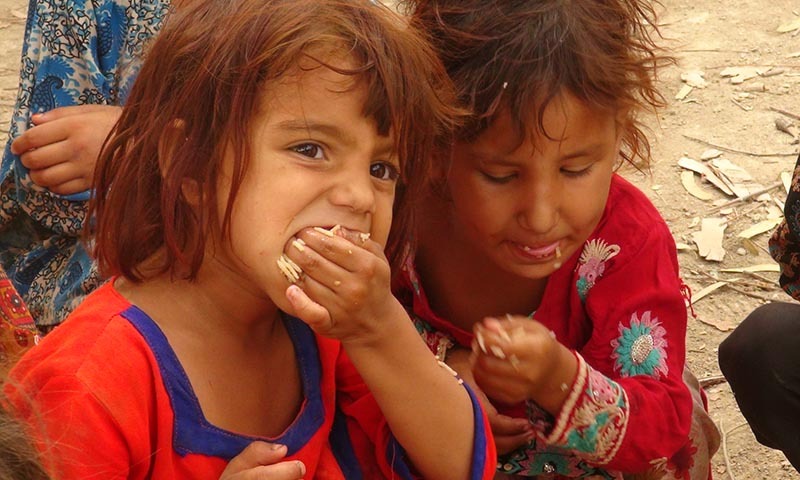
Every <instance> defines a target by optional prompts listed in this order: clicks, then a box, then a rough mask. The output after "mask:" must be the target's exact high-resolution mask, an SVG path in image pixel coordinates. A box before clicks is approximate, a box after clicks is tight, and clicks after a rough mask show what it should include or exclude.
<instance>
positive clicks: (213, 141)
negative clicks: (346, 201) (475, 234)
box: [87, 0, 459, 281]
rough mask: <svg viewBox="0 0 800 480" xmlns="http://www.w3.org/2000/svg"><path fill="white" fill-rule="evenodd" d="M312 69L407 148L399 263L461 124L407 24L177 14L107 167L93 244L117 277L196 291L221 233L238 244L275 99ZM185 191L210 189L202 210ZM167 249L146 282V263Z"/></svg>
mask: <svg viewBox="0 0 800 480" xmlns="http://www.w3.org/2000/svg"><path fill="white" fill-rule="evenodd" d="M320 52H322V53H323V54H325V53H329V52H342V53H345V54H347V55H349V56H350V57H351V58H352V59H353V60H354V62H355V64H356V66H355V67H354V68H353V69H352V70H342V69H338V68H334V67H333V66H331V65H327V64H325V63H324V61H325V58H327V57H326V56H325V55H319V54H320ZM315 54H317V55H316V56H315ZM300 60H303V65H304V66H305V65H306V60H312V61H316V62H318V63H319V64H320V65H322V66H324V67H326V68H331V69H335V71H337V72H338V73H342V74H346V75H353V76H354V77H357V79H358V82H357V83H358V85H364V86H365V88H366V91H367V96H366V97H367V98H366V101H365V104H364V109H363V113H364V115H365V116H366V117H368V118H372V119H374V120H375V122H376V124H377V128H378V132H379V133H380V134H381V135H387V134H389V133H390V132H391V133H392V134H393V136H394V141H395V148H396V151H397V154H398V156H399V158H400V160H401V167H402V168H401V170H402V173H401V180H400V183H399V185H398V189H397V197H396V201H395V222H394V223H393V227H392V233H391V235H390V239H389V243H388V245H387V256H388V257H389V258H390V260H392V263H393V265H396V264H397V263H398V262H399V261H400V258H399V257H400V254H401V252H402V242H404V241H405V238H404V235H403V234H404V232H405V230H406V228H408V227H409V226H410V225H411V224H412V221H411V216H412V213H413V209H412V208H410V207H411V204H410V203H411V199H413V198H415V197H416V196H417V195H415V193H416V192H417V191H418V190H419V188H420V187H421V185H422V184H423V182H424V180H425V179H426V177H427V176H428V173H429V172H428V170H429V168H428V158H429V157H430V156H431V151H432V149H433V148H434V147H436V142H437V141H441V139H442V138H445V137H446V135H444V134H446V132H448V131H451V130H452V128H453V124H454V121H455V120H454V119H456V118H457V116H458V115H459V111H458V110H457V109H456V108H455V107H454V106H453V105H454V104H455V97H454V95H453V92H452V90H451V84H450V82H449V79H448V77H447V74H446V72H445V71H444V69H443V68H442V66H441V63H440V62H439V60H438V58H437V56H436V54H435V52H434V51H433V50H432V49H431V48H430V46H429V45H428V43H427V42H426V41H425V39H424V38H423V37H422V36H421V35H419V34H418V33H417V32H416V30H414V29H413V28H410V27H409V26H408V25H407V24H406V22H405V21H403V19H402V18H401V17H400V16H399V15H398V14H396V13H395V12H393V11H391V10H389V9H388V8H386V7H384V6H381V5H376V4H374V3H373V2H370V1H369V0H270V1H249V0H214V1H203V2H186V3H185V4H181V7H180V8H179V9H178V10H177V11H175V12H172V13H171V14H170V17H169V18H168V19H167V21H166V22H165V26H164V27H163V30H162V31H161V32H160V33H159V35H158V38H157V39H156V40H155V42H154V43H153V45H152V46H151V48H150V49H149V51H148V53H147V57H146V58H145V61H144V64H143V66H142V69H141V72H140V73H139V76H138V79H137V81H136V83H135V85H134V87H133V90H132V92H131V95H130V97H129V99H128V103H127V105H126V106H125V108H124V110H123V113H122V116H121V118H120V119H119V122H118V123H117V124H116V126H115V127H114V130H113V131H112V133H111V135H110V137H109V140H108V141H107V144H106V145H105V146H104V148H103V151H102V153H101V155H100V158H99V160H98V165H97V168H96V173H95V197H94V198H93V199H92V201H91V202H90V206H89V214H90V215H93V216H94V217H95V222H94V231H93V232H88V233H87V236H92V235H93V236H94V240H95V246H94V254H95V256H96V258H97V260H98V262H99V265H100V268H101V271H102V272H103V273H104V274H106V275H122V276H124V277H126V278H129V279H131V280H133V281H140V280H142V279H144V278H147V277H149V276H152V275H156V274H160V273H165V272H170V273H171V274H179V275H181V276H183V277H185V278H188V279H193V278H195V276H196V274H197V271H198V269H199V267H200V265H201V264H202V262H203V256H204V251H205V246H206V243H205V242H206V239H207V237H208V235H210V232H211V231H212V229H214V228H221V230H220V231H221V232H222V234H223V235H229V234H230V214H231V210H232V207H233V204H234V200H235V198H236V193H237V191H238V188H239V186H240V184H241V181H242V178H243V176H244V175H246V172H247V166H248V163H249V161H250V157H251V151H250V150H251V147H250V138H251V131H252V130H251V123H252V120H253V117H254V113H256V112H257V110H258V109H259V103H260V102H259V101H260V99H261V98H262V93H263V91H264V90H265V89H268V88H269V84H270V82H271V81H274V80H275V79H278V78H280V77H282V76H283V75H285V74H287V73H289V74H290V73H291V72H292V70H293V69H296V68H297V67H298V61H300ZM227 148H230V149H231V151H232V152H233V158H234V160H233V161H234V165H233V178H232V186H231V191H230V194H229V195H228V198H227V208H226V210H225V214H224V217H223V218H222V219H219V218H217V217H218V215H217V214H216V205H217V195H218V192H217V189H216V185H217V178H218V175H219V173H220V169H221V163H222V160H223V157H224V152H225V151H226V149H227ZM186 179H192V180H194V182H195V183H196V184H197V185H198V186H199V189H200V191H199V194H200V195H199V198H200V202H201V205H199V206H197V205H194V206H193V205H192V204H190V203H189V202H188V201H187V199H186V198H185V197H184V196H183V192H182V188H181V187H182V185H184V184H185V180H186ZM162 249H163V251H164V255H162V256H159V259H160V262H159V263H158V264H157V265H155V266H151V265H149V263H148V270H147V273H145V272H144V269H143V268H142V262H144V261H145V260H148V259H150V258H151V257H152V256H153V255H154V254H155V253H156V252H160V251H161V250H162ZM151 268H152V269H153V270H152V272H151V270H150V269H151Z"/></svg>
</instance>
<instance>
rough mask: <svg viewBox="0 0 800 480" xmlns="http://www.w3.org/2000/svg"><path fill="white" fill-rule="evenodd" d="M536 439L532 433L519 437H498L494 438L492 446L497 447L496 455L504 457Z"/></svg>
mask: <svg viewBox="0 0 800 480" xmlns="http://www.w3.org/2000/svg"><path fill="white" fill-rule="evenodd" d="M535 437H536V434H534V433H522V434H519V435H511V436H498V435H495V437H494V444H495V446H496V447H497V454H498V455H505V454H507V453H511V452H513V451H514V450H516V449H518V448H520V447H522V446H524V445H527V444H528V443H529V442H530V441H531V440H533V439H534V438H535Z"/></svg>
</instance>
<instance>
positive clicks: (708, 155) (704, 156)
mask: <svg viewBox="0 0 800 480" xmlns="http://www.w3.org/2000/svg"><path fill="white" fill-rule="evenodd" d="M723 153H724V152H723V151H722V150H717V149H716V148H709V149H708V150H705V151H704V152H703V153H701V154H700V160H702V161H704V162H705V161H707V160H711V159H713V158H717V157H719V156H720V155H722V154H723Z"/></svg>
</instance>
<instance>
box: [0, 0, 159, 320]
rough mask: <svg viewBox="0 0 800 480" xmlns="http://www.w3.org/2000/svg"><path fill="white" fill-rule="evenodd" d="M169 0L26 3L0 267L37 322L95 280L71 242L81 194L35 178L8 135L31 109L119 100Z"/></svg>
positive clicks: (84, 196) (6, 156) (81, 212)
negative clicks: (53, 190)
mask: <svg viewBox="0 0 800 480" xmlns="http://www.w3.org/2000/svg"><path fill="white" fill-rule="evenodd" d="M168 10H169V0H163V1H162V0H31V2H30V4H29V7H28V19H27V23H26V25H25V37H24V38H25V43H24V45H23V47H22V61H21V65H20V83H19V92H18V94H17V103H16V106H15V109H14V114H13V117H12V119H11V126H10V130H9V139H8V143H7V144H6V148H5V151H4V153H3V159H2V164H0V266H2V268H4V269H5V271H6V273H7V274H8V277H9V278H10V279H11V281H12V283H13V285H14V287H15V288H16V289H17V291H18V292H19V294H20V295H21V296H22V297H23V299H24V300H25V302H26V303H27V304H28V307H29V308H30V312H31V314H32V315H33V317H34V319H35V321H36V324H37V325H39V326H42V327H48V326H54V325H57V324H58V323H60V322H61V321H62V320H63V319H64V318H65V317H66V315H67V314H68V313H69V312H70V311H72V309H73V308H75V306H77V304H78V303H80V301H81V300H82V299H83V297H84V296H85V295H86V294H87V293H89V292H90V291H91V290H93V289H94V288H96V287H97V286H98V285H99V284H100V282H101V280H100V278H99V275H98V273H97V269H96V267H95V265H94V262H92V260H91V259H90V258H89V256H88V255H87V252H86V250H85V249H84V247H83V246H82V245H81V243H80V234H81V229H82V228H83V223H84V220H85V216H86V201H87V200H88V198H89V192H82V193H78V194H75V195H70V196H59V195H56V194H53V193H51V192H49V191H48V190H47V189H45V188H42V187H39V186H38V185H35V184H34V183H33V182H32V181H31V179H30V176H29V175H28V171H27V169H26V168H25V167H24V166H23V165H22V163H21V162H20V159H19V157H17V156H16V155H14V154H12V153H11V151H10V144H11V141H12V140H13V139H14V138H16V137H17V136H19V135H20V134H21V133H22V132H24V131H25V130H26V129H27V128H28V127H29V126H31V123H30V117H31V115H32V114H34V113H40V112H46V111H48V110H52V109H54V108H57V107H65V106H70V105H82V104H105V105H121V104H123V103H124V102H125V99H126V98H127V96H128V93H129V92H130V89H131V87H132V85H133V81H134V79H135V78H136V74H137V73H138V71H139V66H140V63H141V57H142V53H143V49H144V47H145V45H146V43H147V41H148V40H150V39H151V38H152V37H153V36H154V35H155V34H156V33H157V32H158V29H159V28H160V26H161V23H162V21H163V19H164V17H165V16H166V14H167V12H168Z"/></svg>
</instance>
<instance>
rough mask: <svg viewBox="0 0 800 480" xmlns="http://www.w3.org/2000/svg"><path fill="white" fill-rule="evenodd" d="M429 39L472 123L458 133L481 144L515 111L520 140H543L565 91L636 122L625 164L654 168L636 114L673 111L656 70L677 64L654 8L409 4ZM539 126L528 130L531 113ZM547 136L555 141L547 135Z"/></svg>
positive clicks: (500, 0) (434, 0) (601, 2)
mask: <svg viewBox="0 0 800 480" xmlns="http://www.w3.org/2000/svg"><path fill="white" fill-rule="evenodd" d="M401 3H402V4H403V8H404V9H405V10H406V11H407V12H408V13H409V14H410V15H411V16H412V19H413V23H414V24H416V25H418V26H420V27H421V28H422V29H424V30H426V31H427V32H428V33H429V35H430V38H431V41H432V42H433V44H434V46H435V48H436V49H437V51H438V53H439V56H440V58H441V59H442V61H443V62H444V64H445V68H447V71H448V73H449V75H450V78H451V79H452V80H453V82H454V83H455V86H456V91H457V94H458V98H459V100H460V103H461V105H462V106H463V107H465V108H466V109H468V110H469V111H470V112H471V113H472V117H471V119H470V120H469V121H468V122H466V123H465V124H464V126H463V128H461V129H460V131H459V132H458V133H457V137H458V138H459V140H462V141H471V140H474V139H475V137H477V136H478V135H479V134H480V133H482V132H483V131H484V130H485V129H486V128H487V127H488V126H489V124H490V123H491V121H492V119H493V117H494V115H495V113H496V112H497V110H498V108H500V107H502V108H508V110H509V112H510V114H511V117H512V120H513V121H514V123H515V124H516V126H517V130H518V134H520V135H524V134H525V133H526V132H527V131H530V130H531V129H533V131H535V132H543V131H544V129H543V126H542V122H543V117H544V111H545V108H546V107H547V105H548V103H549V102H550V101H551V100H552V99H553V98H554V97H555V96H556V95H558V93H559V92H560V91H561V90H562V89H567V90H568V91H569V92H570V93H572V94H573V95H574V96H575V97H576V98H578V99H580V100H581V101H584V102H585V103H587V104H589V105H593V106H595V107H598V108H607V109H612V110H616V111H623V112H626V113H627V119H625V121H624V122H623V129H624V130H623V135H622V141H623V148H622V152H621V154H622V157H623V159H624V160H626V161H628V162H629V163H632V164H633V165H635V166H637V167H644V168H647V167H648V166H649V163H650V144H649V142H648V140H647V137H646V135H645V134H644V132H643V126H642V123H641V121H640V120H639V119H638V117H637V114H638V113H641V112H640V110H643V109H645V110H655V109H657V108H659V107H662V106H664V105H665V103H666V102H665V100H664V98H663V96H662V95H661V94H660V93H659V92H658V90H657V89H656V86H655V77H656V73H657V69H658V68H659V67H661V66H663V65H664V64H669V63H672V62H673V61H674V60H673V59H672V58H671V57H669V56H667V55H665V54H663V53H662V51H661V50H660V49H659V48H658V47H657V45H656V44H655V42H654V37H660V34H659V32H658V28H657V26H656V14H655V10H654V9H653V5H652V4H651V3H649V2H648V1H646V0H586V1H564V0H514V1H512V0H401ZM532 108H534V109H536V112H537V114H538V116H537V119H538V121H537V124H535V125H533V126H527V127H526V123H527V122H529V121H530V112H531V109H532ZM545 133H546V132H545Z"/></svg>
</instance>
